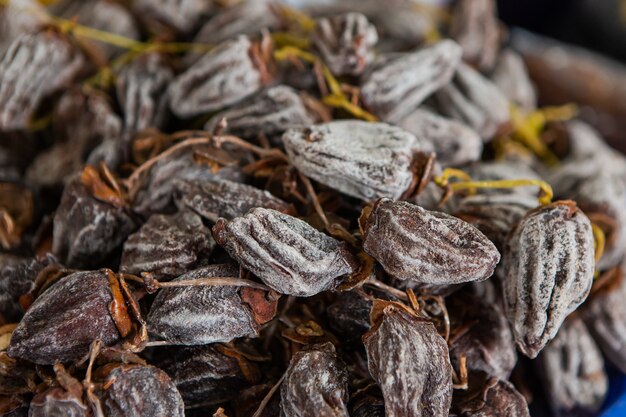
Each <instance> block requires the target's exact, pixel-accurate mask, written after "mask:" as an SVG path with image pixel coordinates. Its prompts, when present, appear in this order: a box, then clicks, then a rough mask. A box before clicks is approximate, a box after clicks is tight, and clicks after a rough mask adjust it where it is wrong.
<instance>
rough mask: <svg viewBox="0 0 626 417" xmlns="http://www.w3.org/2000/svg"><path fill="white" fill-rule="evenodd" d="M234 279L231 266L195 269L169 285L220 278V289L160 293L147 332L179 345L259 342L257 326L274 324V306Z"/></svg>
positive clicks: (235, 271)
mask: <svg viewBox="0 0 626 417" xmlns="http://www.w3.org/2000/svg"><path fill="white" fill-rule="evenodd" d="M238 276H239V269H238V268H237V267H236V266H235V265H233V264H224V265H210V266H206V267H203V268H199V269H196V270H194V271H191V272H189V273H187V274H185V275H182V276H180V277H178V278H176V279H175V280H173V281H172V283H174V284H175V283H176V282H178V281H186V280H194V279H201V278H214V277H217V278H223V280H222V281H223V284H222V285H211V286H186V287H177V288H165V289H162V290H161V291H160V292H159V293H158V294H157V297H156V299H155V300H154V302H153V303H152V306H151V307H150V313H149V314H148V318H147V320H146V321H147V324H148V330H149V331H150V332H151V333H152V334H154V335H155V336H156V337H158V338H162V339H164V340H167V341H169V342H171V343H174V344H180V345H205V344H209V343H216V342H230V341H231V340H233V339H235V338H238V337H244V336H245V337H257V336H258V334H259V329H260V328H261V325H262V324H264V323H266V322H267V321H269V320H271V319H272V318H273V316H274V313H275V312H276V300H271V299H267V293H266V292H265V291H263V290H260V289H256V288H247V287H242V286H241V285H240V284H238V283H237V282H233V279H236V278H237V277H238ZM231 282H232V284H231Z"/></svg>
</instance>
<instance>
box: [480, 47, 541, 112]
mask: <svg viewBox="0 0 626 417" xmlns="http://www.w3.org/2000/svg"><path fill="white" fill-rule="evenodd" d="M491 80H492V81H493V82H494V83H495V85H497V86H498V87H499V88H500V91H502V93H503V94H504V95H505V96H506V97H507V98H508V99H509V100H511V102H513V103H515V104H516V105H517V106H519V107H520V109H522V110H523V111H524V112H531V111H533V110H535V109H536V108H537V91H536V90H535V86H534V85H533V83H532V81H531V79H530V76H529V75H528V71H527V70H526V64H524V60H523V59H522V57H521V56H520V55H519V54H518V53H517V52H515V51H513V50H512V49H505V50H503V51H502V52H500V55H499V56H498V61H497V62H496V66H495V68H494V69H493V73H492V74H491Z"/></svg>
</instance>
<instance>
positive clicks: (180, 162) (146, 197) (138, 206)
mask: <svg viewBox="0 0 626 417" xmlns="http://www.w3.org/2000/svg"><path fill="white" fill-rule="evenodd" d="M196 151H197V152H208V153H211V152H214V149H212V148H209V147H206V146H197V147H191V148H187V149H182V150H181V151H179V152H175V153H174V154H172V155H169V156H167V157H165V158H163V159H161V160H160V161H158V162H157V163H156V164H154V166H153V167H152V168H151V169H150V172H149V173H148V174H147V175H146V178H145V180H144V183H143V186H142V187H141V189H140V190H139V192H138V193H137V196H136V197H135V199H134V201H133V210H134V211H136V212H137V213H140V214H141V215H143V216H145V217H149V216H150V214H153V213H167V212H169V213H171V212H173V211H174V210H175V207H174V204H173V200H172V199H173V196H174V193H175V192H176V187H175V181H176V180H179V179H182V180H191V181H196V180H200V181H201V180H215V179H227V180H231V181H244V179H245V176H244V175H243V173H242V172H241V168H240V167H239V166H227V167H223V168H221V169H220V170H219V171H218V172H217V173H213V172H212V171H211V170H210V169H207V166H206V165H204V164H199V163H196V162H194V153H195V152H196Z"/></svg>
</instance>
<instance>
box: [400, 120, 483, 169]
mask: <svg viewBox="0 0 626 417" xmlns="http://www.w3.org/2000/svg"><path fill="white" fill-rule="evenodd" d="M399 126H400V127H401V128H403V129H405V130H406V131H408V132H410V133H413V134H414V135H415V137H417V138H418V139H420V140H425V141H428V142H430V143H432V146H433V149H434V151H435V154H436V155H437V162H439V163H440V164H441V165H443V166H444V167H449V166H460V165H464V164H468V163H471V162H475V161H478V160H479V159H480V157H481V155H482V151H483V141H482V139H481V138H480V136H478V134H477V133H476V132H474V131H473V130H472V129H470V128H469V127H468V126H466V125H464V124H463V123H460V122H457V121H456V120H450V119H446V118H445V117H441V116H439V115H437V114H435V113H433V112H431V111H429V110H425V109H417V110H415V111H414V112H413V113H411V114H410V115H408V116H407V117H406V118H405V119H403V120H402V122H401V123H400V124H399Z"/></svg>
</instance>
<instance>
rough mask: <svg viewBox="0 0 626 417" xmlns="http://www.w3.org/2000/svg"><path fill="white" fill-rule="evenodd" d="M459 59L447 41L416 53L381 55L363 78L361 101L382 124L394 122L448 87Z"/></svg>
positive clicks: (456, 48)
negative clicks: (430, 96) (383, 122)
mask: <svg viewBox="0 0 626 417" xmlns="http://www.w3.org/2000/svg"><path fill="white" fill-rule="evenodd" d="M460 60H461V47H460V46H459V45H458V44H457V43H456V42H454V41H451V40H443V41H440V42H438V43H436V44H435V45H433V46H430V47H428V48H425V49H422V50H418V51H416V52H410V53H400V54H391V55H387V56H381V57H380V58H379V59H378V60H377V61H376V62H374V64H373V65H372V67H371V69H370V70H368V71H367V73H366V74H365V75H364V76H363V81H362V83H361V95H362V97H363V101H364V102H365V105H366V106H367V107H368V108H369V109H370V110H371V111H372V112H373V113H374V114H375V115H376V116H378V117H380V118H381V119H382V120H383V121H386V122H389V123H397V122H399V121H401V120H402V119H404V118H405V117H406V116H408V115H409V114H411V113H412V112H413V111H414V110H415V109H416V108H417V107H418V106H419V105H420V104H421V103H422V101H424V99H426V97H428V96H429V95H430V94H432V93H433V92H435V91H437V90H438V89H440V88H441V87H443V86H444V85H446V84H448V83H449V82H450V79H451V78H452V76H453V75H454V71H455V70H456V68H457V66H458V65H459V62H460Z"/></svg>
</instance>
